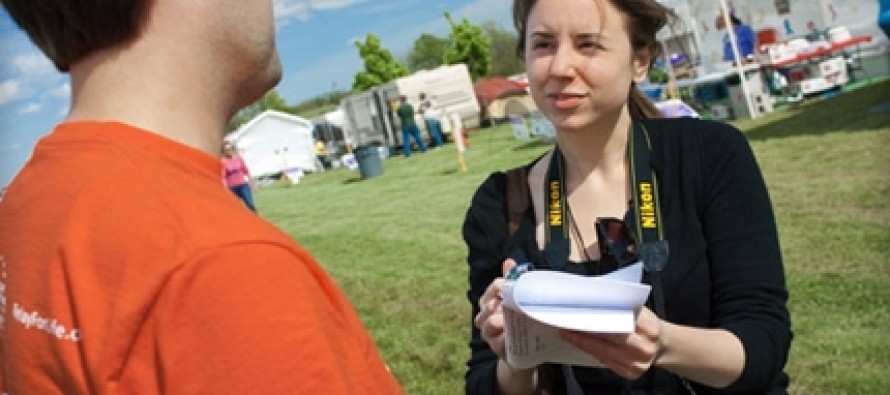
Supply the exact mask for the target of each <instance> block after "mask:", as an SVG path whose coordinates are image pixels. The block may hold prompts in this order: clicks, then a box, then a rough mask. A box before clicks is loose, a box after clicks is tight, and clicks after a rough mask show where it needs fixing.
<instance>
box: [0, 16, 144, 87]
mask: <svg viewBox="0 0 890 395" xmlns="http://www.w3.org/2000/svg"><path fill="white" fill-rule="evenodd" d="M151 1H152V0H0V3H2V4H3V7H4V8H5V9H6V11H7V12H9V15H10V16H11V17H12V19H13V20H14V21H15V22H16V23H17V24H18V25H19V27H20V28H22V30H24V31H25V33H27V34H28V36H29V37H31V41H33V42H34V44H36V45H37V46H38V47H39V48H40V49H41V50H42V51H43V53H44V54H46V56H47V57H49V59H50V60H52V62H53V63H54V64H55V65H56V68H57V69H59V71H68V69H69V68H70V67H71V64H72V63H74V62H77V61H79V60H81V59H83V58H84V57H86V56H87V55H90V54H91V53H93V52H95V51H97V50H102V49H106V48H109V47H112V46H115V45H118V44H121V43H124V42H126V41H129V40H132V39H133V38H135V37H136V35H137V34H138V33H139V31H140V29H141V28H142V25H143V23H144V21H145V14H146V13H147V12H148V6H149V3H150V2H151Z"/></svg>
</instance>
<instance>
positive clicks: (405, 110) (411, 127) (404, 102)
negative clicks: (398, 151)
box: [396, 95, 426, 158]
mask: <svg viewBox="0 0 890 395" xmlns="http://www.w3.org/2000/svg"><path fill="white" fill-rule="evenodd" d="M396 115H398V116H399V123H400V124H401V125H402V149H403V150H404V155H405V157H406V158H410V157H411V139H412V138H413V139H414V142H415V143H417V148H418V149H419V150H420V152H426V144H424V143H423V138H422V137H420V129H418V128H417V122H416V121H414V107H412V106H411V104H409V103H408V98H407V97H405V96H404V95H402V96H399V107H398V108H396Z"/></svg>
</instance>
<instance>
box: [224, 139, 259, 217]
mask: <svg viewBox="0 0 890 395" xmlns="http://www.w3.org/2000/svg"><path fill="white" fill-rule="evenodd" d="M220 162H222V178H223V183H224V184H226V187H228V188H229V190H231V191H232V193H234V194H235V196H238V198H239V199H241V201H243V202H244V204H245V205H246V206H247V208H249V209H251V210H252V211H253V212H256V205H254V204H253V194H252V192H251V187H250V172H249V171H248V170H247V164H245V163H244V159H241V156H239V155H238V152H237V151H236V150H235V146H234V145H232V143H230V142H228V141H226V142H224V143H223V146H222V158H220Z"/></svg>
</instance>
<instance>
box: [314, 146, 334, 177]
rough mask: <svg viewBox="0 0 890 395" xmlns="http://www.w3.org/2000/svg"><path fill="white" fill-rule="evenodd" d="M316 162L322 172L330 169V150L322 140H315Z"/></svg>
mask: <svg viewBox="0 0 890 395" xmlns="http://www.w3.org/2000/svg"><path fill="white" fill-rule="evenodd" d="M315 160H316V162H317V164H318V166H320V167H321V169H319V170H321V171H324V170H325V169H327V168H329V167H330V166H331V165H330V163H331V161H330V160H329V159H328V148H327V145H325V143H324V141H323V140H321V139H318V140H315Z"/></svg>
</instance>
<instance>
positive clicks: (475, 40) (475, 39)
mask: <svg viewBox="0 0 890 395" xmlns="http://www.w3.org/2000/svg"><path fill="white" fill-rule="evenodd" d="M445 19H447V20H448V24H449V25H451V33H450V34H449V35H448V40H449V43H450V44H451V45H450V46H449V47H448V50H446V51H445V64H456V63H465V64H466V65H467V69H469V71H470V77H471V78H472V79H473V80H474V81H475V80H476V79H478V78H479V77H484V76H486V75H488V69H489V68H490V67H491V43H490V41H489V39H488V36H486V35H485V32H484V31H482V28H480V27H479V25H474V24H471V23H470V21H468V20H467V18H464V19H463V20H462V21H461V22H460V23H454V20H453V19H452V18H451V14H449V13H447V12H446V13H445Z"/></svg>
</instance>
